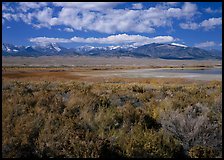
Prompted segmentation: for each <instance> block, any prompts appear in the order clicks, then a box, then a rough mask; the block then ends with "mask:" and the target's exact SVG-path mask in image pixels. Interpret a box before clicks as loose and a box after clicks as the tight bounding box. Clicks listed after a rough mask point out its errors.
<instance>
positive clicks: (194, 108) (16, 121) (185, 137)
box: [2, 62, 222, 159]
mask: <svg viewBox="0 0 224 160" xmlns="http://www.w3.org/2000/svg"><path fill="white" fill-rule="evenodd" d="M41 63H44V62H41ZM111 63H112V62H111ZM128 63H130V62H128ZM178 63H180V64H182V63H186V64H187V63H189V62H178ZM219 63H220V62H211V63H201V64H199V63H196V62H195V63H194V64H192V63H190V64H191V65H190V64H189V65H187V66H184V67H183V68H185V69H187V68H188V69H189V68H191V69H192V67H193V69H205V68H212V67H214V66H216V67H217V66H219V67H220V64H219ZM14 64H15V65H18V64H16V63H14ZM208 64H209V65H210V66H208ZM159 65H161V66H160V68H161V67H163V68H182V65H181V66H178V65H177V66H174V65H172V66H169V65H167V64H166V65H164V64H163V65H162V64H159ZM148 68H158V66H141V65H140V66H133V65H131V66H128V65H124V66H116V65H113V66H88V67H87V66H79V67H59V66H58V67H53V66H52V67H31V66H30V67H28V66H23V67H21V66H20V67H18V66H11V67H10V66H8V67H7V66H4V65H3V67H2V80H3V82H2V128H3V129H2V132H3V135H2V146H3V149H2V153H3V157H10V158H11V157H27V158H37V157H39V158H40V157H42V158H46V157H58V158H62V157H101V158H121V157H133V158H137V157H143V158H168V157H172V158H180V159H181V158H187V157H191V158H196V157H200V158H201V157H206V158H209V157H222V82H221V81H220V80H208V81H204V80H195V79H186V78H159V77H157V78H156V77H151V78H144V77H135V78H134V77H119V76H114V75H113V76H108V73H111V72H113V73H114V72H121V71H124V70H125V71H131V70H133V69H135V70H136V69H148ZM106 73H107V74H106Z"/></svg>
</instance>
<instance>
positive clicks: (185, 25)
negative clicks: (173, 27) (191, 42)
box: [180, 23, 199, 30]
mask: <svg viewBox="0 0 224 160" xmlns="http://www.w3.org/2000/svg"><path fill="white" fill-rule="evenodd" d="M180 27H181V28H182V29H191V30H196V29H198V28H199V25H198V24H197V23H181V24H180Z"/></svg>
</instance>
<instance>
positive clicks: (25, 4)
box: [19, 2, 48, 12]
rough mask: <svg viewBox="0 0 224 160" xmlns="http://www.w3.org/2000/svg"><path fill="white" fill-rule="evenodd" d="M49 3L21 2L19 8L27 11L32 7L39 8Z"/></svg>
mask: <svg viewBox="0 0 224 160" xmlns="http://www.w3.org/2000/svg"><path fill="white" fill-rule="evenodd" d="M47 5H48V3H47V2H19V9H20V10H22V11H23V12H27V11H28V10H30V9H38V8H41V7H45V6H47Z"/></svg>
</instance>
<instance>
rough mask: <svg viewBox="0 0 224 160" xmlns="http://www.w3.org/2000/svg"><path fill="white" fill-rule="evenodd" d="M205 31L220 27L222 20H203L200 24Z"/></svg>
mask: <svg viewBox="0 0 224 160" xmlns="http://www.w3.org/2000/svg"><path fill="white" fill-rule="evenodd" d="M200 25H201V26H202V27H204V28H205V29H206V30H209V29H213V28H215V27H216V26H219V25H222V18H221V17H220V18H209V19H208V20H204V21H203V22H201V24H200Z"/></svg>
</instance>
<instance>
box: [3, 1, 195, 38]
mask: <svg viewBox="0 0 224 160" xmlns="http://www.w3.org/2000/svg"><path fill="white" fill-rule="evenodd" d="M52 4H53V5H54V6H57V10H56V11H55V9H54V10H53V9H52V8H51V7H52V6H49V5H48V6H46V5H47V4H45V3H43V4H42V3H37V2H33V3H32V4H31V5H30V6H29V8H26V7H28V4H27V3H25V2H24V3H22V5H21V6H23V8H25V9H23V10H24V11H28V12H26V13H24V12H23V13H16V14H10V15H6V14H7V13H3V15H4V17H5V19H6V20H22V21H24V22H25V23H27V24H30V25H32V26H34V27H38V28H42V27H47V28H51V27H52V26H64V27H66V28H72V29H73V30H82V31H96V32H101V33H108V34H116V33H124V32H136V33H153V32H155V31H156V28H158V27H171V26H172V23H173V22H172V21H173V19H176V18H177V19H180V18H183V19H186V18H187V19H188V18H192V17H193V16H194V15H195V14H197V6H196V4H192V3H190V2H186V3H184V5H183V6H182V7H181V8H178V7H175V8H174V7H171V8H170V7H168V8H161V7H150V8H148V9H144V10H143V9H138V10H133V9H115V6H117V5H118V4H119V3H117V2H95V3H94V2H53V3H52ZM137 4H138V5H139V4H141V3H137ZM135 7H136V6H135ZM137 7H138V8H140V6H137ZM30 8H38V10H34V11H32V10H29V9H30ZM54 12H56V14H54V15H53V13H54ZM28 15H29V16H28Z"/></svg>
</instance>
